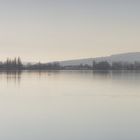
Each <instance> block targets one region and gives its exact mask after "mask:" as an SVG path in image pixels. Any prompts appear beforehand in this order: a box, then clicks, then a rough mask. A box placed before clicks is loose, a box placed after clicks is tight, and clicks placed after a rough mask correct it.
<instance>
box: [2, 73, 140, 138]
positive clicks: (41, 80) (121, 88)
mask: <svg viewBox="0 0 140 140" xmlns="http://www.w3.org/2000/svg"><path fill="white" fill-rule="evenodd" d="M139 130H140V72H138V71H137V72H131V71H124V72H119V71H114V72H111V71H110V72H107V71H106V72H103V71H102V72H101V71H94V72H93V71H42V72H41V71H38V72H37V71H36V72H35V71H25V72H18V73H17V72H0V139H1V140H139V139H140V133H139Z"/></svg>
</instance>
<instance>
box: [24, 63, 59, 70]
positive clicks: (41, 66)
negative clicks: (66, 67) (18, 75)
mask: <svg viewBox="0 0 140 140" xmlns="http://www.w3.org/2000/svg"><path fill="white" fill-rule="evenodd" d="M25 69H27V70H60V69H61V66H60V64H59V63H57V62H55V63H40V62H39V63H36V64H28V65H26V66H25Z"/></svg>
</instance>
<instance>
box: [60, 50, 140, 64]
mask: <svg viewBox="0 0 140 140" xmlns="http://www.w3.org/2000/svg"><path fill="white" fill-rule="evenodd" d="M93 61H96V62H100V61H108V62H109V63H112V62H120V61H121V62H129V63H134V62H136V61H137V62H140V52H133V53H123V54H115V55H111V56H106V57H97V58H87V59H77V60H67V61H61V62H59V63H60V65H62V66H69V65H80V64H83V65H85V64H88V65H92V63H93Z"/></svg>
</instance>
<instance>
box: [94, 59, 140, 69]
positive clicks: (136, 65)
mask: <svg viewBox="0 0 140 140" xmlns="http://www.w3.org/2000/svg"><path fill="white" fill-rule="evenodd" d="M93 70H140V62H135V63H128V62H113V63H112V64H110V63H108V62H107V61H102V62H98V63H97V62H95V61H94V62H93Z"/></svg>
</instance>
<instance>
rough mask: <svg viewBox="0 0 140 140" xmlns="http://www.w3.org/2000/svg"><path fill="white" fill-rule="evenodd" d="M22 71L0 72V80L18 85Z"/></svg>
mask: <svg viewBox="0 0 140 140" xmlns="http://www.w3.org/2000/svg"><path fill="white" fill-rule="evenodd" d="M21 74H22V71H14V70H10V71H0V79H3V78H4V79H6V80H7V83H9V82H12V83H13V82H14V83H15V84H20V80H21Z"/></svg>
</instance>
